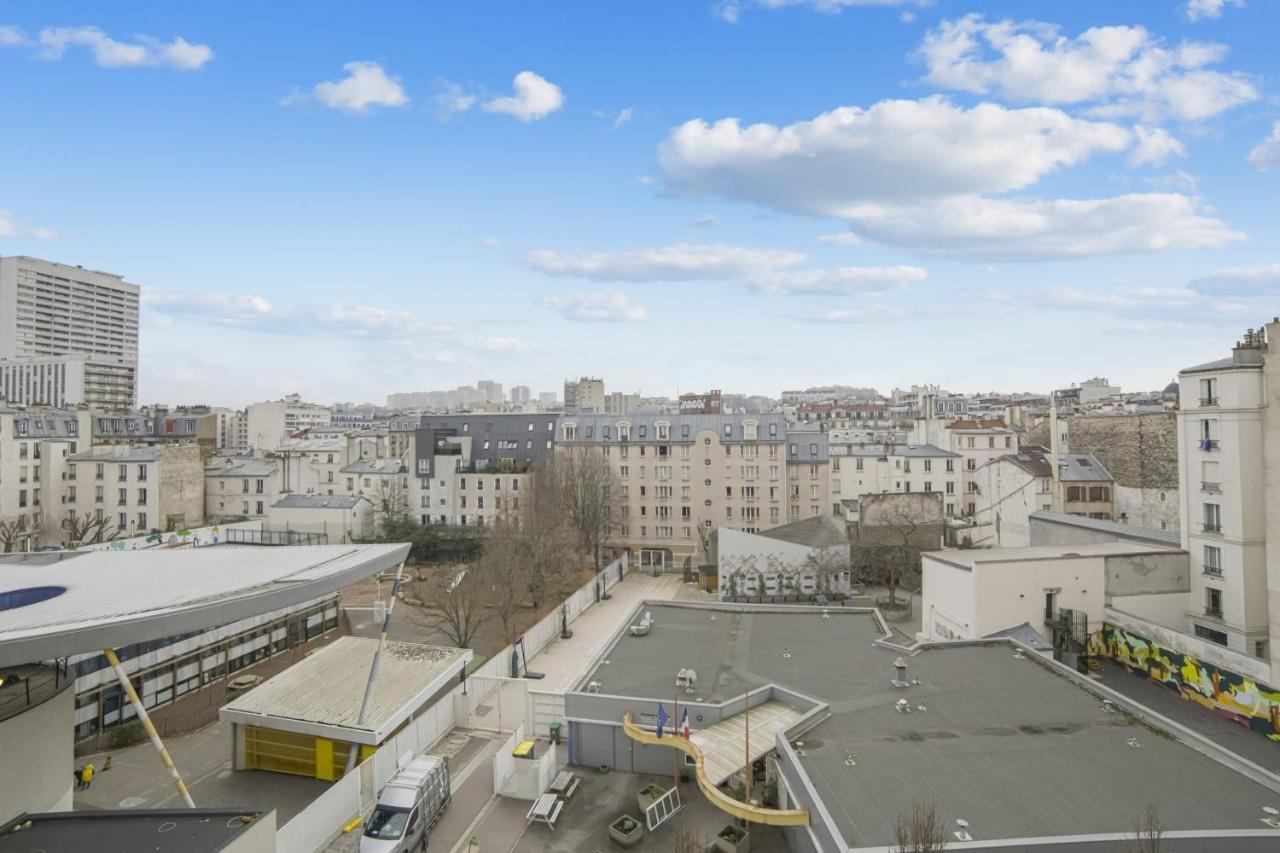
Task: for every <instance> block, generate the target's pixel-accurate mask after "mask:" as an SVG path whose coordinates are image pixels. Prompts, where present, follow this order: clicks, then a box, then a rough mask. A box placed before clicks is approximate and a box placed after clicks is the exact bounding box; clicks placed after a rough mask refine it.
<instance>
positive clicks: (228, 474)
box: [204, 456, 282, 524]
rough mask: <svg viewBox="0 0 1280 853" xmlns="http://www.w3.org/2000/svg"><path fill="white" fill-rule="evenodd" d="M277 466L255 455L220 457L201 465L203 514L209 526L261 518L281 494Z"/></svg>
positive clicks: (273, 462)
mask: <svg viewBox="0 0 1280 853" xmlns="http://www.w3.org/2000/svg"><path fill="white" fill-rule="evenodd" d="M281 482H282V481H281V477H280V466H279V465H278V464H277V463H276V461H275V460H272V459H262V458H260V457H257V456H224V457H213V458H211V459H209V461H208V462H207V463H205V466H204V513H205V520H206V521H207V522H208V523H210V524H222V523H225V522H227V521H229V520H231V519H242V518H246V519H247V518H263V517H265V516H266V514H267V509H268V507H270V506H271V504H272V503H273V502H275V501H276V500H277V499H278V498H279V496H280V493H281Z"/></svg>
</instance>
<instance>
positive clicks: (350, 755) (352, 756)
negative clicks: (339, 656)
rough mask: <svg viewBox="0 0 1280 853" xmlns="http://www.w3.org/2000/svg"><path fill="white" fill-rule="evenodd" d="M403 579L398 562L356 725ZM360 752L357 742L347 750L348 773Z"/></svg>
mask: <svg viewBox="0 0 1280 853" xmlns="http://www.w3.org/2000/svg"><path fill="white" fill-rule="evenodd" d="M403 579H404V563H403V562H402V563H401V564H400V568H398V569H396V580H395V583H393V584H391V599H390V601H388V602H387V612H386V613H384V614H383V616H382V633H381V634H379V635H378V648H376V649H374V651H373V662H372V663H370V664H369V680H368V682H366V683H365V686H364V698H363V699H361V700H360V717H359V719H358V720H357V721H356V725H358V726H362V725H364V719H365V717H366V716H368V714H369V702H370V701H371V700H372V699H373V687H374V685H375V684H376V683H377V681H378V664H379V662H380V661H381V659H382V647H383V646H385V645H386V644H387V630H388V629H389V628H390V627H391V611H392V610H394V609H395V607H396V594H397V593H398V592H399V591H400V581H401V580H403ZM359 752H360V748H359V746H358V745H357V744H354V743H353V744H351V747H350V749H348V750H347V769H346V772H347V773H350V772H351V770H352V768H353V767H355V766H356V755H357V753H359Z"/></svg>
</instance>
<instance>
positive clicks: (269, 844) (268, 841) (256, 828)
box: [222, 809, 276, 853]
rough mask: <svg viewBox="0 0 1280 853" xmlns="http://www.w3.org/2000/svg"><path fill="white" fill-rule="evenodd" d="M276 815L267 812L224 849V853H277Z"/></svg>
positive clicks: (273, 811)
mask: <svg viewBox="0 0 1280 853" xmlns="http://www.w3.org/2000/svg"><path fill="white" fill-rule="evenodd" d="M275 851H276V813H275V810H274V809H272V810H271V811H269V812H267V813H266V814H264V815H261V816H259V818H258V819H257V820H256V821H254V822H253V823H252V824H250V826H249V828H248V829H246V830H245V831H244V832H241V833H240V834H239V835H237V836H236V837H235V840H233V841H232V842H231V843H230V844H228V845H226V846H225V847H223V848H222V853H275Z"/></svg>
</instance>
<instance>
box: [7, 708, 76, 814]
mask: <svg viewBox="0 0 1280 853" xmlns="http://www.w3.org/2000/svg"><path fill="white" fill-rule="evenodd" d="M70 687H71V685H70V683H68V684H67V686H66V687H65V688H64V689H63V690H62V691H61V692H60V693H58V694H57V695H56V696H53V697H51V698H49V699H46V700H45V701H44V702H42V703H40V704H39V705H36V706H35V707H34V708H29V709H27V710H26V711H23V712H22V713H20V714H18V715H17V716H13V717H10V718H8V719H7V720H4V721H3V722H0V762H2V763H3V766H4V768H5V769H4V771H3V772H0V824H3V823H6V822H7V821H10V820H12V819H13V818H15V817H17V816H18V815H20V814H22V813H24V812H62V811H70V810H71V796H72V785H73V783H74V782H75V777H74V776H72V774H71V771H72V770H73V769H74V767H75V755H74V753H73V750H72V737H71V735H72V731H73V730H74V729H75V691H74V690H72V689H70ZM17 689H20V688H18V687H11V688H10V690H17Z"/></svg>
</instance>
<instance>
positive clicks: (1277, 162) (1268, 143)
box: [1249, 121, 1280, 171]
mask: <svg viewBox="0 0 1280 853" xmlns="http://www.w3.org/2000/svg"><path fill="white" fill-rule="evenodd" d="M1249 165H1250V166H1253V168H1255V169H1258V170H1260V171H1266V170H1267V169H1276V168H1280V121H1278V122H1276V123H1275V124H1273V125H1272V126H1271V135H1270V136H1268V137H1267V138H1266V139H1264V140H1262V141H1261V142H1259V143H1258V145H1257V146H1256V147H1255V148H1254V149H1253V150H1252V151H1250V152H1249Z"/></svg>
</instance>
